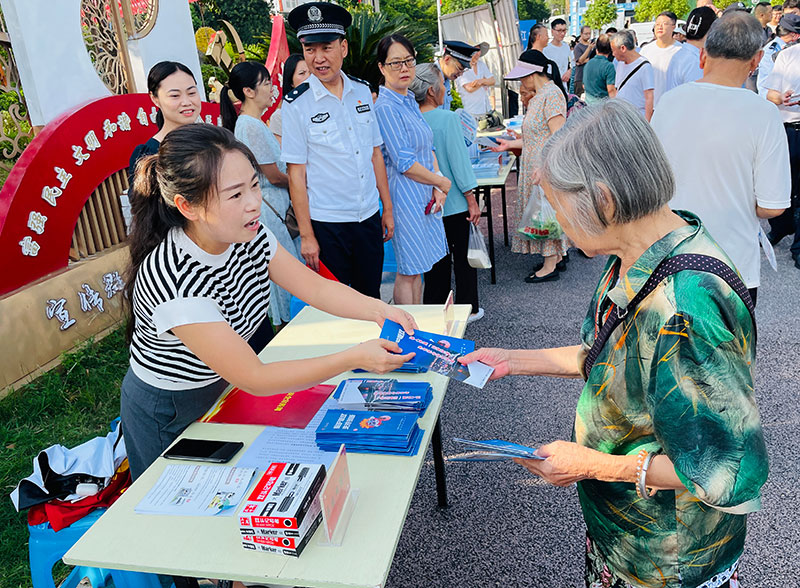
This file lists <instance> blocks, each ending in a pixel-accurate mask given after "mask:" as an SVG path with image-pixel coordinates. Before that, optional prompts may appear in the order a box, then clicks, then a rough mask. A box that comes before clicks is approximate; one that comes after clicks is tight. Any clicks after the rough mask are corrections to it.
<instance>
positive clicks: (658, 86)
mask: <svg viewBox="0 0 800 588" xmlns="http://www.w3.org/2000/svg"><path fill="white" fill-rule="evenodd" d="M680 48H681V44H680V43H678V42H677V41H675V43H673V44H672V45H670V46H669V47H663V48H662V47H659V46H658V44H657V42H656V41H655V40H653V41H651V42H650V43H648V44H647V45H645V46H644V47H642V48H641V49H640V50H639V53H640V54H641V55H642V57H644V58H645V59H646V60H647V61H649V62H650V65H652V66H653V105H654V106H658V101H659V100H661V95H662V94H663V93H664V92H666V87H667V70H668V69H669V62H670V61H672V58H673V56H674V55H675V54H676V53H677V52H678V51H680Z"/></svg>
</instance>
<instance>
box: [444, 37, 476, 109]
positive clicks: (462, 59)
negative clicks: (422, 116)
mask: <svg viewBox="0 0 800 588" xmlns="http://www.w3.org/2000/svg"><path fill="white" fill-rule="evenodd" d="M442 45H443V46H442V52H443V53H442V56H441V57H439V58H438V59H437V60H436V61H435V62H434V64H435V65H436V67H438V68H439V71H440V72H442V77H443V78H444V101H443V102H442V104H441V106H439V108H441V109H442V110H450V104H451V103H452V102H453V91H452V88H453V82H455V81H456V80H457V79H458V78H460V77H461V76H462V75H464V72H465V71H466V70H467V69H469V66H470V62H471V60H472V55H473V54H474V53H475V52H476V51H478V48H477V47H473V46H472V45H468V44H467V43H464V42H463V41H447V40H445V41H442Z"/></svg>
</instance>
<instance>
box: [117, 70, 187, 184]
mask: <svg viewBox="0 0 800 588" xmlns="http://www.w3.org/2000/svg"><path fill="white" fill-rule="evenodd" d="M147 91H148V93H149V94H150V100H152V102H153V104H155V106H156V108H158V113H157V114H156V126H157V127H158V132H157V133H156V134H155V135H153V137H152V138H150V139H149V140H148V141H147V142H146V143H142V144H141V145H137V146H136V148H135V149H134V150H133V154H132V155H131V160H130V164H129V165H128V185H129V186H133V174H134V172H135V171H136V162H137V161H139V159H141V158H142V157H144V156H145V155H152V154H153V153H156V152H157V151H158V146H159V145H160V144H161V141H163V140H164V137H166V136H167V133H169V132H170V131H173V130H175V129H177V128H178V127H181V126H183V125H188V124H192V123H193V122H196V121H197V117H198V116H200V107H201V103H200V102H201V101H200V92H199V91H198V89H197V80H195V78H194V74H193V73H192V70H190V69H189V68H188V67H187V66H185V65H184V64H182V63H180V62H178V61H160V62H159V63H156V64H155V65H154V66H153V67H151V68H150V73H148V74H147Z"/></svg>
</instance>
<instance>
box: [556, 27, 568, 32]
mask: <svg viewBox="0 0 800 588" xmlns="http://www.w3.org/2000/svg"><path fill="white" fill-rule="evenodd" d="M553 30H554V31H555V32H556V33H566V32H567V29H566V28H563V29H560V28H559V29H553Z"/></svg>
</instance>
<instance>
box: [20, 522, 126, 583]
mask: <svg viewBox="0 0 800 588" xmlns="http://www.w3.org/2000/svg"><path fill="white" fill-rule="evenodd" d="M104 512H105V509H98V510H95V511H94V512H91V513H89V514H88V515H86V516H85V517H83V518H82V519H81V520H79V521H76V522H74V523H72V524H71V525H70V526H69V527H66V528H65V529H61V530H60V531H58V532H56V531H54V530H53V527H51V526H50V523H42V524H40V525H28V532H29V533H30V539H29V540H28V560H29V561H30V566H31V580H32V581H33V588H55V584H54V582H53V565H54V564H55V563H56V562H57V561H58V560H60V559H61V558H62V557H64V554H65V553H66V552H67V551H69V549H70V548H71V547H72V546H73V545H74V544H75V542H76V541H78V539H80V538H81V537H82V536H83V534H84V533H85V532H86V531H87V530H88V529H89V527H91V526H92V525H93V524H94V522H95V521H96V520H97V519H99V518H100V515H102V514H103V513H104ZM110 575H111V571H109V570H103V569H100V568H88V567H83V566H76V567H75V568H74V569H73V570H72V572H71V573H70V574H69V576H67V579H66V580H65V581H64V583H63V584H61V588H75V587H76V586H77V585H78V584H79V583H80V581H81V580H82V579H83V578H88V579H89V581H90V582H91V584H92V588H100V587H102V586H105V585H106V581H107V580H108V577H109V576H110Z"/></svg>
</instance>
